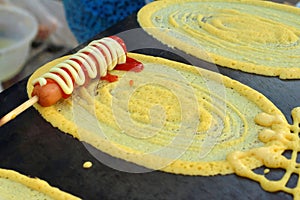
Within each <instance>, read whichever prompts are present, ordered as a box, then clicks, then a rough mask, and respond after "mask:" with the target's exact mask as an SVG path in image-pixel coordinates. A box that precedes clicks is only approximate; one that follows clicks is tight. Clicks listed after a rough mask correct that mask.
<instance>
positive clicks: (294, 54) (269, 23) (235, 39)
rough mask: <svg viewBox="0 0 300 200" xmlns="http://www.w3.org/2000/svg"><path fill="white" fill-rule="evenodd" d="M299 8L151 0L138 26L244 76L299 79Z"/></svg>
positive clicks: (227, 0)
mask: <svg viewBox="0 0 300 200" xmlns="http://www.w3.org/2000/svg"><path fill="white" fill-rule="evenodd" d="M299 17H300V10H299V9H298V8H294V7H292V6H287V5H282V4H277V3H273V2H268V1H255V0H243V1H240V0H214V1H209V0H197V1H191V0H176V1H167V0H163V1H156V2H152V3H150V4H147V5H146V6H144V7H143V8H142V9H141V10H140V11H139V13H138V22H139V23H140V25H141V27H142V28H144V30H145V31H146V32H148V33H149V34H151V35H153V36H154V37H155V38H157V39H158V40H160V41H161V42H163V43H165V44H167V45H169V46H172V47H175V48H178V49H181V50H183V51H185V52H186V53H189V54H191V55H194V56H196V57H198V58H200V59H204V60H206V61H209V62H212V63H215V64H218V65H221V66H224V67H229V68H233V69H238V70H242V71H245V72H250V73H256V74H261V75H266V76H279V77H280V78H282V79H299V78H300V64H299V63H300V24H299V23H297V22H298V21H299V20H298V19H299Z"/></svg>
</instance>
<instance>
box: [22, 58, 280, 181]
mask: <svg viewBox="0 0 300 200" xmlns="http://www.w3.org/2000/svg"><path fill="white" fill-rule="evenodd" d="M128 56H129V57H133V58H135V59H137V60H138V61H140V62H142V63H143V65H144V70H143V71H141V72H132V71H129V72H124V71H118V70H113V71H111V72H110V73H112V74H113V75H117V76H118V77H119V80H118V81H116V82H107V81H104V80H93V81H92V82H91V83H90V84H89V85H88V86H87V87H80V88H78V89H77V90H75V92H74V93H73V94H72V96H71V97H70V98H68V99H62V100H61V101H59V102H58V103H57V104H55V105H53V106H50V107H41V106H39V105H38V104H36V105H35V108H36V109H37V110H38V111H39V112H40V113H41V115H42V116H43V117H44V118H45V119H46V120H47V121H49V122H50V123H51V124H52V125H53V126H54V127H58V128H59V129H60V130H61V131H63V132H65V133H67V134H70V135H73V136H74V137H76V138H77V139H79V140H80V141H84V142H86V143H88V144H90V145H92V146H93V147H95V148H97V149H98V150H100V151H102V152H105V153H107V154H109V155H111V156H113V157H116V158H121V159H123V160H126V161H129V162H131V163H135V164H137V165H139V166H143V167H146V168H147V169H152V170H162V171H165V172H171V173H176V174H186V175H216V174H229V173H233V172H234V171H233V168H232V166H231V165H230V163H229V162H228V161H227V160H226V156H227V154H229V153H230V152H233V151H248V150H250V149H253V148H256V147H262V146H264V145H265V144H264V142H261V141H260V140H259V138H258V133H259V132H261V131H262V130H263V129H264V127H263V126H261V125H258V124H257V123H255V121H254V119H255V116H257V115H258V114H259V113H262V112H264V113H267V114H269V115H272V116H273V115H276V116H281V117H282V118H284V117H283V114H282V113H281V112H280V110H278V108H276V106H275V105H273V103H272V102H270V101H269V100H268V99H267V98H266V97H264V96H263V95H262V94H260V93H259V92H257V91H255V90H253V89H251V88H250V87H248V86H246V85H243V84H241V83H239V82H238V81H235V80H232V79H230V78H228V77H225V76H223V75H221V74H218V73H215V72H210V71H207V70H204V69H200V68H197V67H193V66H190V65H186V64H182V63H179V62H175V61H170V60H167V59H163V58H159V57H152V56H145V55H141V54H133V53H128ZM67 58H68V57H63V58H59V59H57V60H54V61H52V62H50V63H47V64H46V65H44V66H43V67H41V68H40V69H38V70H37V71H36V72H35V73H34V74H33V75H32V76H31V77H30V79H29V81H28V85H27V91H28V95H29V96H30V95H31V92H32V89H33V86H32V84H31V81H32V80H33V79H35V78H37V77H38V76H40V75H41V74H43V73H45V72H46V71H48V70H49V68H51V67H52V66H55V65H56V64H57V63H59V62H62V61H63V60H65V59H67ZM100 161H101V160H100ZM243 163H245V164H246V166H248V167H249V168H250V169H253V168H255V167H258V166H261V165H262V162H261V161H260V160H259V159H256V158H252V157H251V156H250V157H247V158H245V159H243ZM116 167H119V166H116Z"/></svg>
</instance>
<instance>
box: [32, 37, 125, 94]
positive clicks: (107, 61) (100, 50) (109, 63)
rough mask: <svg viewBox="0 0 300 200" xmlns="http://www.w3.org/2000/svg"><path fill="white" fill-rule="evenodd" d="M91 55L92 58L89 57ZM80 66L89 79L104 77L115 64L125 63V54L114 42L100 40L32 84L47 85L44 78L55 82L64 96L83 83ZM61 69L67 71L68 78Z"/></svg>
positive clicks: (83, 78) (119, 45) (108, 39)
mask: <svg viewBox="0 0 300 200" xmlns="http://www.w3.org/2000/svg"><path fill="white" fill-rule="evenodd" d="M89 54H90V55H92V56H93V57H94V58H95V59H96V62H95V61H94V60H93V58H92V57H91V56H90V55H89ZM75 60H77V61H79V62H80V63H81V64H82V66H83V67H84V68H85V69H86V71H87V74H88V76H89V77H90V78H91V79H94V78H96V77H97V74H98V73H99V75H100V77H103V76H106V74H107V70H109V71H110V70H113V69H114V67H115V66H116V65H117V64H122V63H125V62H126V52H125V51H124V49H123V48H122V46H121V44H119V43H118V42H117V41H116V40H114V39H112V38H109V37H106V38H102V39H100V40H95V41H92V42H91V43H90V44H89V45H88V46H86V47H85V48H83V49H81V50H79V51H78V52H77V53H75V54H73V55H72V56H71V57H70V58H69V59H67V60H65V61H64V62H62V63H59V64H58V65H56V66H54V67H53V68H51V69H50V70H49V72H47V73H45V74H43V75H42V76H41V77H39V78H37V79H35V80H33V82H32V84H33V85H35V84H36V83H39V84H40V85H41V86H43V85H46V84H47V80H46V78H49V79H52V80H54V81H56V82H57V84H58V85H59V86H60V87H61V89H62V90H63V92H64V93H65V94H71V93H72V92H73V90H74V86H73V85H74V84H73V81H72V78H73V80H75V83H76V84H77V85H79V86H81V85H83V84H84V83H85V75H84V71H83V68H82V67H81V66H80V64H79V63H78V62H76V61H75ZM63 68H65V69H68V71H69V72H70V75H71V76H72V77H71V76H70V75H69V74H68V73H67V72H66V71H65V70H64V69H63Z"/></svg>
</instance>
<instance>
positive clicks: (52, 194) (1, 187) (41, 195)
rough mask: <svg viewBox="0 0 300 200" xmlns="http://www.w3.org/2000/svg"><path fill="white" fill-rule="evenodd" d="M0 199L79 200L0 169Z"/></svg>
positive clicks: (36, 181) (35, 180)
mask: <svg viewBox="0 0 300 200" xmlns="http://www.w3.org/2000/svg"><path fill="white" fill-rule="evenodd" d="M0 199H5V200H18V199H30V200H48V199H49V200H50V199H51V200H52V199H57V200H79V199H80V198H78V197H75V196H73V195H71V194H68V193H66V192H63V191H61V190H59V189H58V188H55V187H52V186H50V185H49V184H48V183H47V182H46V181H43V180H41V179H38V178H30V177H28V176H25V175H22V174H20V173H18V172H16V171H13V170H8V169H0Z"/></svg>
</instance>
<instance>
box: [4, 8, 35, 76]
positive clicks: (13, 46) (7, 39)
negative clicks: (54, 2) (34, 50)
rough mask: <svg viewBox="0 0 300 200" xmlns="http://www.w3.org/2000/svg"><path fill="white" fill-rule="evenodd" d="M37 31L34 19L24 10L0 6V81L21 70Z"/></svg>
mask: <svg viewBox="0 0 300 200" xmlns="http://www.w3.org/2000/svg"><path fill="white" fill-rule="evenodd" d="M37 30H38V23H37V21H36V19H35V17H33V16H32V15H31V14H30V13H28V12H27V11H26V10H23V9H21V8H18V7H14V6H7V5H0V81H4V80H8V79H10V78H12V77H13V76H15V75H16V74H17V73H18V72H19V71H20V70H21V69H22V67H23V65H24V64H25V62H26V59H27V58H28V54H29V50H30V47H31V42H32V40H33V39H34V37H35V36H36V34H37Z"/></svg>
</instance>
